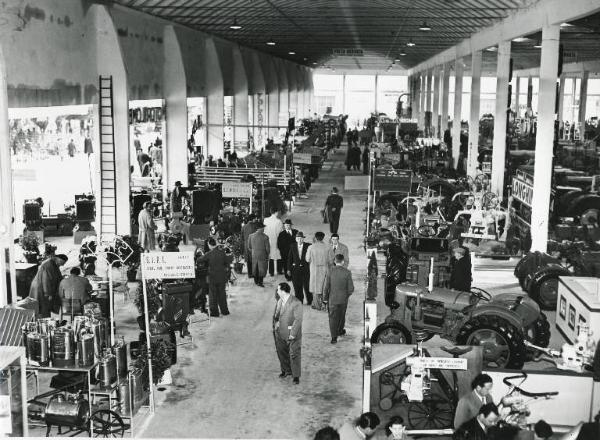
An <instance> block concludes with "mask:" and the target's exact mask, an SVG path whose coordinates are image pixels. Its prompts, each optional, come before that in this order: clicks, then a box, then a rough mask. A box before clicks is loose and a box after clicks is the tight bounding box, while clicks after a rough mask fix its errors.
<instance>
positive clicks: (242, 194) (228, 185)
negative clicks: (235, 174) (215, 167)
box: [221, 182, 252, 199]
mask: <svg viewBox="0 0 600 440" xmlns="http://www.w3.org/2000/svg"><path fill="white" fill-rule="evenodd" d="M221 193H222V194H223V197H226V198H227V197H230V198H240V199H250V198H252V183H251V182H223V186H222V187H221Z"/></svg>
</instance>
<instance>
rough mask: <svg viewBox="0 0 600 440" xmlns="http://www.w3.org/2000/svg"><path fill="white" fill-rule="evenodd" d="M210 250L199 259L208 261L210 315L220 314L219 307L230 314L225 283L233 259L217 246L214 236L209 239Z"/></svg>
mask: <svg viewBox="0 0 600 440" xmlns="http://www.w3.org/2000/svg"><path fill="white" fill-rule="evenodd" d="M208 248H209V249H210V251H208V252H207V253H206V254H204V255H202V256H201V257H200V258H199V261H206V262H207V263H208V298H209V302H208V305H209V307H210V316H215V317H216V316H219V309H220V310H221V314H222V315H223V316H226V315H229V308H228V307H227V296H226V294H225V284H227V278H228V273H229V272H228V269H229V265H230V264H231V262H232V261H233V258H232V256H231V255H227V254H226V253H225V251H224V250H223V249H221V248H219V247H217V242H216V241H215V239H214V238H209V239H208Z"/></svg>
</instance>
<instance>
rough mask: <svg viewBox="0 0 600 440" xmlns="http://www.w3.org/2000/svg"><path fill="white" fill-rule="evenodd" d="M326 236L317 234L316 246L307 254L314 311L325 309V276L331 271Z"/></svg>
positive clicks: (320, 233) (309, 249)
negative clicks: (324, 241)
mask: <svg viewBox="0 0 600 440" xmlns="http://www.w3.org/2000/svg"><path fill="white" fill-rule="evenodd" d="M324 238H325V234H324V233H322V232H317V233H316V234H315V241H314V244H313V245H311V246H310V247H309V248H308V252H307V253H306V261H307V262H308V263H310V282H309V289H310V291H311V293H312V294H313V295H314V298H315V304H313V305H312V308H313V309H317V310H322V309H323V286H324V284H325V276H326V275H327V270H328V269H329V261H328V259H327V258H328V256H329V246H327V245H326V244H325V243H323V239H324Z"/></svg>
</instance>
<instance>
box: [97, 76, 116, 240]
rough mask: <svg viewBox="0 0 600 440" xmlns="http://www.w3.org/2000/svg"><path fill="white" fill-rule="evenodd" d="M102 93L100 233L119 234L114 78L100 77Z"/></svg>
mask: <svg viewBox="0 0 600 440" xmlns="http://www.w3.org/2000/svg"><path fill="white" fill-rule="evenodd" d="M99 93H100V105H99V111H100V178H101V180H100V213H101V218H100V233H101V234H111V233H112V234H116V233H117V193H116V180H117V174H116V170H115V130H114V111H113V78H112V75H111V76H102V75H100V77H99Z"/></svg>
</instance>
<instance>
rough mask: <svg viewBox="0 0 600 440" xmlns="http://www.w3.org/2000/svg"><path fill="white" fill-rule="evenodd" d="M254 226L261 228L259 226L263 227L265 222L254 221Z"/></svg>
mask: <svg viewBox="0 0 600 440" xmlns="http://www.w3.org/2000/svg"><path fill="white" fill-rule="evenodd" d="M256 227H257V228H258V229H261V228H264V227H265V224H264V223H263V222H257V223H256Z"/></svg>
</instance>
